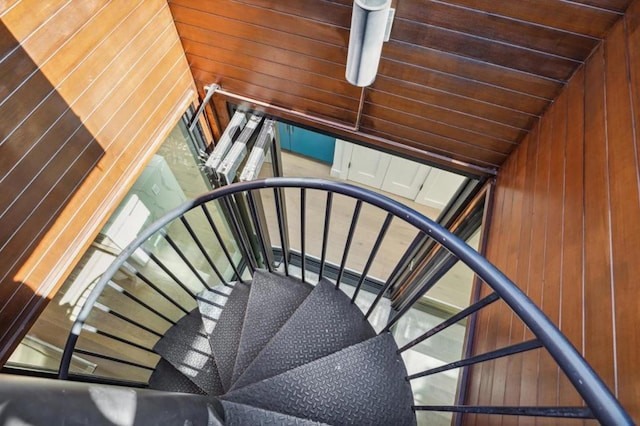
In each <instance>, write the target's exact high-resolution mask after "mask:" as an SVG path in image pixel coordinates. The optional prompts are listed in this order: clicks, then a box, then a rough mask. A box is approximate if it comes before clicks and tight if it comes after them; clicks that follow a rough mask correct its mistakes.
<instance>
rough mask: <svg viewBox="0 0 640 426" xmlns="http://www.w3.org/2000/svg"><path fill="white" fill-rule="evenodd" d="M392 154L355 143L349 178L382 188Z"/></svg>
mask: <svg viewBox="0 0 640 426" xmlns="http://www.w3.org/2000/svg"><path fill="white" fill-rule="evenodd" d="M390 161H391V155H389V154H385V153H383V152H379V151H375V150H373V149H369V148H365V147H363V146H360V145H353V152H352V153H351V165H350V166H349V175H348V179H349V180H352V181H354V182H358V183H361V184H364V185H368V186H371V187H373V188H376V189H380V187H381V186H382V181H383V180H384V176H385V174H386V173H387V167H388V166H389V162H390Z"/></svg>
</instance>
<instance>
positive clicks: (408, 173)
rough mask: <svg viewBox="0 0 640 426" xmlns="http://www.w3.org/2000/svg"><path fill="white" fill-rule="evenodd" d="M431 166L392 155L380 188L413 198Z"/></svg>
mask: <svg viewBox="0 0 640 426" xmlns="http://www.w3.org/2000/svg"><path fill="white" fill-rule="evenodd" d="M430 170H431V167H429V166H425V165H424V164H420V163H416V162H415V161H411V160H406V159H404V158H400V157H393V158H392V159H391V162H390V163H389V168H388V169H387V174H386V175H385V177H384V181H383V182H382V190H383V191H387V192H390V193H392V194H397V195H400V196H402V197H405V198H409V199H411V200H413V199H414V198H416V196H417V195H418V191H420V186H421V185H422V184H423V183H424V180H425V178H426V177H427V175H428V174H429V171H430Z"/></svg>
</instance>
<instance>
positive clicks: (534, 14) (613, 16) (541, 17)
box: [447, 0, 630, 38]
mask: <svg viewBox="0 0 640 426" xmlns="http://www.w3.org/2000/svg"><path fill="white" fill-rule="evenodd" d="M447 3H452V4H457V5H460V6H465V7H470V8H473V9H479V10H483V11H486V12H490V13H493V14H496V15H500V16H506V17H510V18H515V19H519V20H522V21H526V22H532V23H534V24H539V25H542V26H546V27H553V28H558V29H561V30H564V31H569V32H575V33H579V34H584V35H588V36H591V37H599V38H602V37H603V36H604V35H605V33H606V32H607V30H608V29H609V28H610V27H611V25H613V23H614V22H616V21H617V20H618V18H619V17H620V14H619V13H617V12H612V11H607V10H603V9H595V8H593V7H589V6H583V5H580V4H577V3H575V2H567V1H563V0H521V1H519V2H518V4H517V6H516V7H514V5H513V4H512V3H510V2H496V1H492V0H448V1H447ZM629 3H630V2H627V4H629ZM550 11H553V13H550Z"/></svg>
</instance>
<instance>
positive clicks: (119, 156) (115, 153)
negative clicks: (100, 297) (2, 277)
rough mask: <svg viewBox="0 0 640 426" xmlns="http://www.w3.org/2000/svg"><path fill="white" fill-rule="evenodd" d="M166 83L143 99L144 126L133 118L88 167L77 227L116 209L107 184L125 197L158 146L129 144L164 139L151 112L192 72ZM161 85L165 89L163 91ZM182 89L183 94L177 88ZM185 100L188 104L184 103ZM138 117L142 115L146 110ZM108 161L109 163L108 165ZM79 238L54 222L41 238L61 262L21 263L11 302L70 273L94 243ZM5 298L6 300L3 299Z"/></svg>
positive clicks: (1, 314)
mask: <svg viewBox="0 0 640 426" xmlns="http://www.w3.org/2000/svg"><path fill="white" fill-rule="evenodd" d="M166 81H169V82H170V83H171V84H169V83H166ZM163 83H164V84H160V85H158V90H152V93H151V95H150V96H149V98H148V99H149V102H147V103H145V105H143V108H142V109H141V111H140V112H141V113H145V112H146V113H148V115H146V117H147V120H146V123H144V124H143V125H142V126H140V125H139V124H140V123H132V125H130V126H128V129H124V130H125V132H126V133H125V132H123V133H125V134H123V135H122V136H123V139H120V140H119V141H120V142H119V145H118V146H113V147H111V148H112V149H110V150H108V151H107V154H105V155H103V156H102V158H101V159H100V161H99V162H98V164H96V165H95V166H94V168H93V169H92V170H91V171H90V172H89V175H88V176H86V177H85V180H84V185H83V186H82V187H80V188H78V189H77V191H76V193H75V194H74V196H73V199H71V200H70V201H69V203H68V206H70V207H71V206H72V207H75V209H74V210H73V212H74V214H73V216H72V218H71V219H70V220H72V221H75V223H76V226H77V227H82V226H85V227H87V226H90V227H91V228H92V229H95V231H93V232H96V233H97V231H98V230H99V229H100V227H99V226H101V225H102V224H103V223H104V222H105V221H106V219H107V218H108V216H105V217H102V215H101V214H100V207H102V208H110V209H111V210H113V209H115V207H116V206H117V201H118V199H119V198H116V199H115V200H114V199H113V198H114V194H113V193H112V192H113V189H112V188H109V185H107V184H111V185H113V186H114V187H116V188H118V189H119V191H118V192H119V197H122V196H124V195H125V194H126V192H127V188H128V187H129V185H131V184H132V183H133V180H134V179H135V177H136V176H137V175H138V174H139V173H140V172H141V171H142V169H143V168H144V167H143V165H144V164H145V163H146V162H147V161H148V160H149V158H150V156H151V155H152V154H153V152H154V151H155V150H154V149H146V150H143V151H139V150H133V149H131V148H132V147H133V146H135V143H136V142H139V140H140V139H141V138H142V139H146V138H147V137H148V136H149V135H151V136H153V137H155V139H156V144H158V143H159V142H162V139H161V138H158V136H160V135H159V134H158V128H157V126H156V120H158V119H161V118H167V117H158V116H156V115H155V114H153V113H154V112H158V110H159V107H163V106H166V102H167V99H168V98H169V97H177V95H182V96H183V97H184V95H185V93H184V87H185V85H187V86H188V85H189V84H190V83H191V79H190V76H189V74H188V73H184V74H183V77H181V79H180V80H178V81H176V80H172V79H165V81H164V82H163ZM162 89H164V91H163V90H162ZM189 90H191V89H189ZM181 91H182V92H183V93H178V92H181ZM154 101H155V102H154ZM181 104H182V105H184V103H181ZM172 106H175V105H172ZM154 109H155V111H154ZM172 115H174V117H170V118H172V119H173V118H175V119H177V118H179V115H176V114H172ZM140 116H144V114H142V115H140ZM136 125H137V126H136ZM164 130H165V132H166V131H168V130H170V128H169V129H164ZM127 134H128V135H129V136H131V139H124V137H125V136H127ZM165 134H166V133H165ZM156 147H157V146H156ZM109 157H112V158H109ZM109 163H110V165H107V164H109ZM101 164H105V167H104V168H102V170H101V171H100V172H96V170H97V169H99V168H100V165H101ZM127 169H132V170H127ZM127 181H129V182H128V185H124V184H126V183H127ZM89 183H95V184H96V185H95V186H93V187H90V186H89V185H88V184H89ZM67 189H68V188H67ZM92 200H93V201H92ZM96 200H99V201H96ZM107 204H109V207H107ZM95 221H97V222H98V223H97V224H98V225H99V226H96V223H92V222H95ZM23 229H24V228H23ZM52 231H53V232H52ZM89 232H91V231H89ZM81 239H82V234H78V233H73V232H69V229H68V224H64V223H56V224H54V225H53V226H52V229H49V233H47V235H46V236H44V237H43V238H42V240H41V241H40V244H41V245H49V252H48V256H52V257H53V256H55V257H56V259H61V260H62V261H60V262H59V264H57V265H56V268H55V269H54V270H53V271H52V270H51V269H48V268H43V267H42V264H41V263H42V262H45V261H46V259H45V258H40V259H34V260H33V261H31V260H30V261H29V262H27V263H25V264H24V265H22V267H21V268H20V269H19V270H18V271H17V272H16V273H15V279H17V280H19V281H20V282H23V283H24V285H22V286H20V288H19V291H18V292H16V293H15V294H14V295H13V297H11V298H10V299H9V300H8V302H7V304H8V303H12V304H16V305H17V306H20V305H27V303H25V302H27V301H28V300H29V299H31V298H32V297H33V290H31V289H30V288H29V287H32V286H34V285H37V284H38V283H42V282H46V281H47V278H50V276H51V275H53V274H57V275H63V276H64V275H66V274H67V273H69V272H70V269H71V267H72V266H73V264H74V263H75V262H77V261H78V260H79V258H80V256H81V255H82V253H83V251H84V250H86V248H87V247H88V246H89V244H90V243H91V239H89V240H86V241H79V240H81ZM2 300H4V298H3V299H2ZM34 302H35V304H36V305H38V304H39V303H41V301H38V300H35V301H34V300H31V303H34ZM8 311H9V310H8V309H4V310H2V311H0V321H3V323H5V324H11V320H12V319H13V318H11V317H9V312H8ZM14 322H15V321H14Z"/></svg>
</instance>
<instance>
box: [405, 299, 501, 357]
mask: <svg viewBox="0 0 640 426" xmlns="http://www.w3.org/2000/svg"><path fill="white" fill-rule="evenodd" d="M499 298H500V297H499V296H498V295H497V294H496V293H491V294H490V295H488V296H487V297H485V298H483V299H482V300H479V301H477V302H476V303H474V304H473V305H471V306H468V307H467V308H465V309H463V310H462V311H460V312H458V313H457V314H455V315H453V316H452V317H450V318H448V319H447V320H445V321H443V322H441V323H440V324H438V325H436V326H435V327H433V328H432V329H431V330H429V331H427V332H426V333H424V334H422V335H421V336H420V337H417V338H415V339H414V340H412V341H411V342H409V343H407V344H406V345H404V346H403V347H402V348H400V349H398V353H401V352H404V351H406V350H407V349H411V348H412V347H414V346H415V345H417V344H419V343H421V342H423V341H425V340H427V339H428V338H430V337H432V336H435V335H436V334H438V333H440V332H441V331H442V330H444V329H445V328H447V327H450V326H452V325H453V324H455V323H457V322H458V321H460V320H462V319H464V318H466V317H468V316H469V315H471V314H473V313H474V312H477V311H479V310H480V309H482V308H484V307H485V306H487V305H490V304H491V303H493V302H495V301H496V300H498V299H499Z"/></svg>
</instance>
